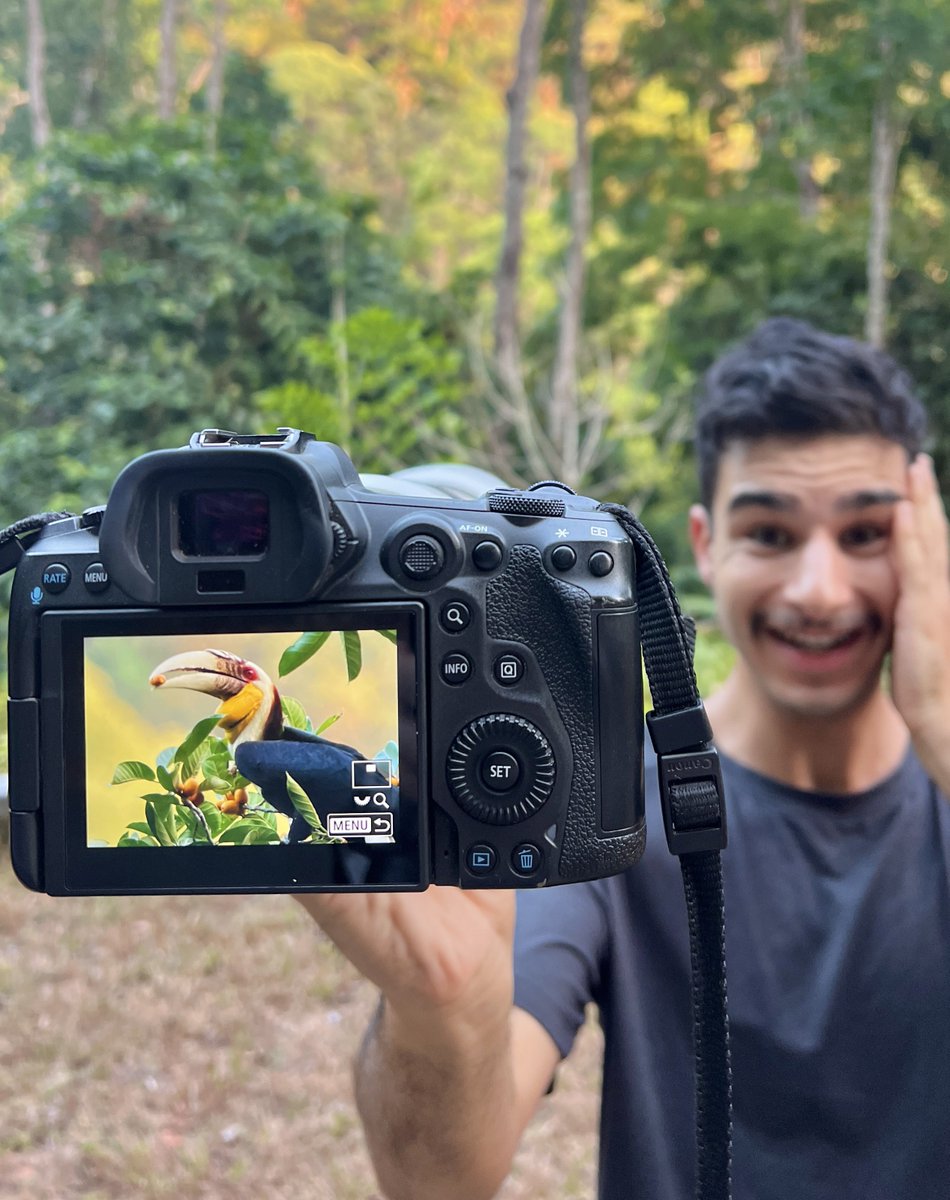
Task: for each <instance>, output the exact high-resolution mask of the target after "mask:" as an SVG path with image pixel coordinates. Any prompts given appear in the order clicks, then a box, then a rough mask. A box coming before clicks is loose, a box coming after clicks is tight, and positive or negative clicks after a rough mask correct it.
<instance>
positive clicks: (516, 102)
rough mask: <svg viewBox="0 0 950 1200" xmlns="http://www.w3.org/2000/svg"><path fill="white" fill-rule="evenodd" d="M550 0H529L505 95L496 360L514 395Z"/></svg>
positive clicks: (518, 380) (517, 390) (519, 388)
mask: <svg viewBox="0 0 950 1200" xmlns="http://www.w3.org/2000/svg"><path fill="white" fill-rule="evenodd" d="M546 7H547V0H525V8H524V20H523V22H522V26H521V34H520V37H519V40H518V60H517V67H516V69H515V78H514V82H513V83H512V85H511V87H510V88H509V90H508V92H507V94H506V96H505V101H506V104H507V106H508V141H507V145H506V149H505V205H504V221H505V226H504V238H503V242H502V250H501V260H500V262H499V265H498V273H497V276H496V301H495V362H496V366H497V370H498V374H499V377H500V379H501V383H502V386H503V387H504V388H505V390H506V391H507V392H508V394H509V395H510V396H516V395H518V394H519V393H520V392H521V391H523V383H522V378H521V344H520V337H519V330H518V285H519V281H520V278H521V251H522V246H523V242H524V198H525V186H526V184H527V180H528V168H527V165H526V163H525V142H526V140H527V125H528V107H529V104H530V101H531V96H532V94H533V92H534V89H535V85H536V83H537V79H538V73H539V71H540V69H541V37H542V34H543V32H544V17H545V10H546Z"/></svg>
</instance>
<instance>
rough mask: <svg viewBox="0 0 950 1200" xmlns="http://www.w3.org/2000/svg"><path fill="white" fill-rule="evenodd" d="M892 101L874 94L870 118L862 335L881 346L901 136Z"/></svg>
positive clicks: (883, 95)
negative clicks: (865, 280) (869, 208)
mask: <svg viewBox="0 0 950 1200" xmlns="http://www.w3.org/2000/svg"><path fill="white" fill-rule="evenodd" d="M896 103H897V102H896V100H895V99H894V98H893V97H892V96H891V95H890V94H889V93H888V92H887V91H885V89H884V87H883V86H882V89H881V91H880V93H879V94H878V98H877V100H876V102H875V104H874V114H873V117H872V119H871V221H870V228H869V230H868V245H867V286H868V307H867V316H866V318H865V323H864V336H865V339H866V340H867V341H869V342H870V343H871V345H872V346H883V345H884V340H885V335H886V330H887V250H888V246H889V244H890V237H891V208H892V206H893V203H894V191H895V188H896V186H897V160H898V158H899V156H900V145H901V140H902V137H903V122H902V121H901V120H900V119H899V117H898V115H897V112H896V111H895V109H896Z"/></svg>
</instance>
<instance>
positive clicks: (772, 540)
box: [746, 525, 794, 550]
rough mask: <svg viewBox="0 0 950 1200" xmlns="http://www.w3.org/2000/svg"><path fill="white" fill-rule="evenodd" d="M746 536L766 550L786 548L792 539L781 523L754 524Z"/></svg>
mask: <svg viewBox="0 0 950 1200" xmlns="http://www.w3.org/2000/svg"><path fill="white" fill-rule="evenodd" d="M746 537H747V538H749V539H750V541H753V542H755V543H756V545H758V546H762V547H764V548H765V549H767V550H787V549H788V547H789V546H791V545H792V542H793V540H794V539H793V538H792V535H791V534H790V533H789V531H788V530H787V529H783V528H782V527H781V525H754V526H753V527H752V528H751V529H750V530H749V531H748V532H747V533H746Z"/></svg>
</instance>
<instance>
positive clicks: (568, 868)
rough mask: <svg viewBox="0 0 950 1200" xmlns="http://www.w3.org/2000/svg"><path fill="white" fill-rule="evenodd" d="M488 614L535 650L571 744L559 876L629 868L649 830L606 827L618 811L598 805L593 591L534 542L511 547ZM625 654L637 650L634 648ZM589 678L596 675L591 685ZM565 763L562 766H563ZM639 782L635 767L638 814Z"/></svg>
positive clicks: (498, 631)
mask: <svg viewBox="0 0 950 1200" xmlns="http://www.w3.org/2000/svg"><path fill="white" fill-rule="evenodd" d="M486 615H487V629H488V634H489V636H490V637H493V638H498V639H503V640H506V641H514V642H520V643H521V644H522V645H524V646H525V647H526V648H527V649H528V650H530V652H531V653H532V655H533V656H534V658H535V660H536V661H537V663H538V666H539V667H540V669H541V672H542V674H543V676H544V680H545V683H546V684H547V687H548V689H549V691H550V694H551V698H552V699H553V701H554V704H555V706H556V708H557V711H558V714H559V715H560V718H561V720H562V721H563V723H564V726H565V729H566V730H567V733H568V737H569V739H570V743H571V747H572V750H573V774H572V777H571V781H570V792H569V796H568V797H567V803H566V808H565V809H564V811H563V812H562V813H561V814H559V815H558V816H557V818H556V819H557V820H559V821H563V828H564V836H563V840H562V842H561V854H560V858H559V861H558V865H557V874H558V879H557V882H560V883H564V882H569V881H578V880H582V879H591V878H599V877H601V876H604V875H611V874H616V873H618V872H619V871H622V870H624V869H625V868H626V867H627V866H630V865H632V864H633V863H635V862H636V861H637V859H638V858H639V857H640V855H641V854H642V853H643V847H644V842H645V833H644V826H643V821H642V819H640V820H639V821H637V822H636V825H635V827H634V828H632V829H631V828H627V829H625V830H623V831H620V832H613V833H611V832H605V826H607V828H609V826H610V825H611V824H616V817H615V816H614V817H612V818H611V819H610V820H609V821H606V822H605V821H604V818H603V814H602V811H601V795H600V790H599V783H600V779H599V775H600V761H599V757H598V751H599V749H600V746H599V739H598V736H597V730H596V724H595V716H596V711H595V707H596V706H597V705H600V706H601V707H603V689H598V684H597V681H598V671H597V668H598V667H599V666H601V665H602V664H601V662H600V660H601V658H602V656H601V655H599V654H597V653H596V649H595V641H594V625H593V617H592V610H591V598H590V595H589V594H588V593H587V592H586V591H584V590H583V589H582V588H579V587H575V586H573V585H572V584H569V583H567V582H566V581H564V580H560V579H554V578H552V577H551V576H550V575H549V574H548V572H547V571H546V570H545V568H544V564H543V561H542V558H541V554H540V552H539V551H538V550H537V549H536V548H535V547H533V546H524V545H521V546H513V547H512V548H511V551H510V554H509V559H508V565H507V567H506V569H505V570H504V571H503V572H502V573H501V574H500V575H498V576H497V577H496V578H495V579H494V580H492V582H491V583H490V584H489V585H488V588H487V614H486ZM552 635H553V636H552ZM614 649H615V648H614V647H613V646H611V651H613V650H614ZM627 652H628V653H631V652H632V651H631V648H630V647H627ZM637 657H639V656H638V655H637ZM632 665H633V664H630V666H631V667H632ZM587 681H593V686H588V684H587ZM641 715H642V714H641V713H639V712H637V713H635V714H633V715H632V716H631V720H632V721H633V722H634V725H633V728H632V729H629V730H627V731H626V733H625V740H626V744H628V745H629V739H630V738H631V737H637V736H639V734H640V730H641V728H642V726H641V724H640V720H641ZM641 758H642V753H641V754H638V755H636V762H637V763H639V762H640V760H641ZM564 765H565V764H559V772H561V771H563V769H564ZM641 780H642V775H641V772H640V771H639V770H638V771H636V772H634V773H633V780H632V784H631V781H630V778H629V773H628V786H632V787H633V792H634V794H633V796H632V800H633V803H632V804H631V805H630V812H631V814H632V817H633V819H634V820H636V817H637V815H638V814H640V815H641V816H642V782H641ZM559 790H560V789H559ZM613 807H614V808H615V807H616V806H615V805H614V806H613ZM552 819H554V818H552ZM631 823H632V822H631ZM552 882H554V881H553V880H552Z"/></svg>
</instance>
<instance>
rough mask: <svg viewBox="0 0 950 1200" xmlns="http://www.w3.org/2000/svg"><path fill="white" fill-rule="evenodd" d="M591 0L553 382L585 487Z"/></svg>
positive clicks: (570, 462) (553, 419)
mask: <svg viewBox="0 0 950 1200" xmlns="http://www.w3.org/2000/svg"><path fill="white" fill-rule="evenodd" d="M586 19H587V0H572V3H571V32H570V42H569V48H568V80H569V86H570V93H571V109H572V111H573V114H574V162H573V164H572V166H571V173H570V179H569V182H568V202H569V211H570V223H571V240H570V243H569V245H568V249H567V259H566V262H565V270H564V279H563V282H562V286H561V312H560V317H559V320H558V340H557V348H556V352H555V360H554V373H553V376H552V380H551V401H550V410H549V411H550V432H551V440H552V441H553V443H554V445H555V447H556V449H557V452H558V455H559V457H560V460H561V463H560V472H559V474H560V477H561V478H562V479H563V480H564V481H565V483H568V484H570V485H571V486H572V487H576V486H577V485H578V484H579V483H580V475H581V463H580V440H581V439H580V431H581V414H580V404H579V396H578V374H579V372H578V355H579V352H580V341H581V329H582V326H583V319H584V276H585V255H586V250H587V241H588V238H589V236H590V223H591V195H590V169H591V163H590V142H589V141H588V137H587V127H588V124H589V122H590V83H589V80H588V77H587V70H586V68H585V66H584V26H585V23H586Z"/></svg>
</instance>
